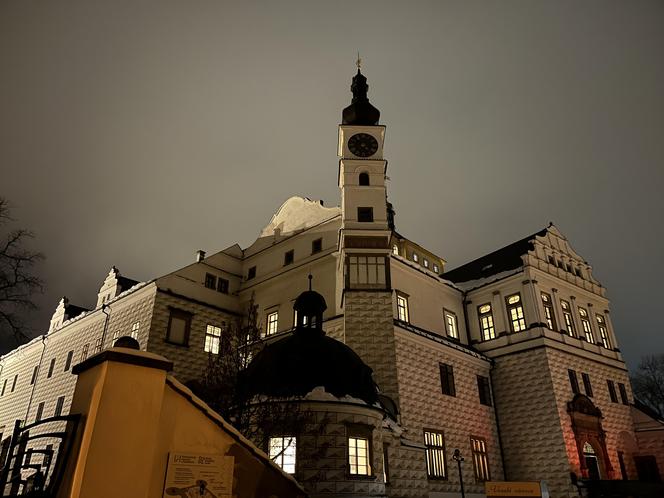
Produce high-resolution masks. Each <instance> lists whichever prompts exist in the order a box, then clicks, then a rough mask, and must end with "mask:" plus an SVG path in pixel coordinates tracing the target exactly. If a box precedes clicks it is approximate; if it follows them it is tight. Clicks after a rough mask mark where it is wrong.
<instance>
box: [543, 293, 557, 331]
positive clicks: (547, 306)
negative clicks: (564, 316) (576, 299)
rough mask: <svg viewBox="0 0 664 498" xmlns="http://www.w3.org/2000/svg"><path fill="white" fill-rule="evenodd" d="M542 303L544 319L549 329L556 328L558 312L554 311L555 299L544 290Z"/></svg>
mask: <svg viewBox="0 0 664 498" xmlns="http://www.w3.org/2000/svg"><path fill="white" fill-rule="evenodd" d="M542 304H543V305H544V319H545V320H546V324H547V326H548V327H549V330H557V329H556V314H555V313H554V311H553V300H552V299H551V296H550V295H549V294H547V293H546V292H542Z"/></svg>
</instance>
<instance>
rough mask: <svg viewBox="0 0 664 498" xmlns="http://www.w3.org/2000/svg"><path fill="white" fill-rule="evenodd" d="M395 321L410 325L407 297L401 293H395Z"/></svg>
mask: <svg viewBox="0 0 664 498" xmlns="http://www.w3.org/2000/svg"><path fill="white" fill-rule="evenodd" d="M404 317H405V320H404ZM397 320H399V321H400V322H404V323H410V309H409V306H408V295H407V294H404V293H402V292H397Z"/></svg>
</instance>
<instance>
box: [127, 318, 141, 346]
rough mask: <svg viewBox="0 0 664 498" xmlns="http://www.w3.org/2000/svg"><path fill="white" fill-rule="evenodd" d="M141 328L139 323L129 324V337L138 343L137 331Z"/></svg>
mask: <svg viewBox="0 0 664 498" xmlns="http://www.w3.org/2000/svg"><path fill="white" fill-rule="evenodd" d="M140 328H141V322H134V323H132V324H131V332H130V334H129V335H130V336H131V337H133V338H134V339H136V340H137V341H138V331H139V330H140Z"/></svg>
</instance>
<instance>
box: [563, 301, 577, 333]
mask: <svg viewBox="0 0 664 498" xmlns="http://www.w3.org/2000/svg"><path fill="white" fill-rule="evenodd" d="M560 307H561V308H562V309H563V319H564V320H565V329H566V331H567V334H568V335H570V336H571V337H576V327H574V318H573V317H572V307H571V306H570V305H569V302H567V301H565V300H564V299H561V300H560Z"/></svg>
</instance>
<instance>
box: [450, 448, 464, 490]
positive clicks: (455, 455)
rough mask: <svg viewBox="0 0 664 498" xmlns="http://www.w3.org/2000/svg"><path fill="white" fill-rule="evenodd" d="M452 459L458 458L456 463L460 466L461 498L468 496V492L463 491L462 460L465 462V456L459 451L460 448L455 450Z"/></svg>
mask: <svg viewBox="0 0 664 498" xmlns="http://www.w3.org/2000/svg"><path fill="white" fill-rule="evenodd" d="M452 459H453V460H456V463H457V465H458V466H459V484H461V498H466V493H464V491H463V474H462V473H461V462H463V457H462V456H461V452H460V451H459V449H458V448H457V449H456V450H454V454H453V455H452Z"/></svg>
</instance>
